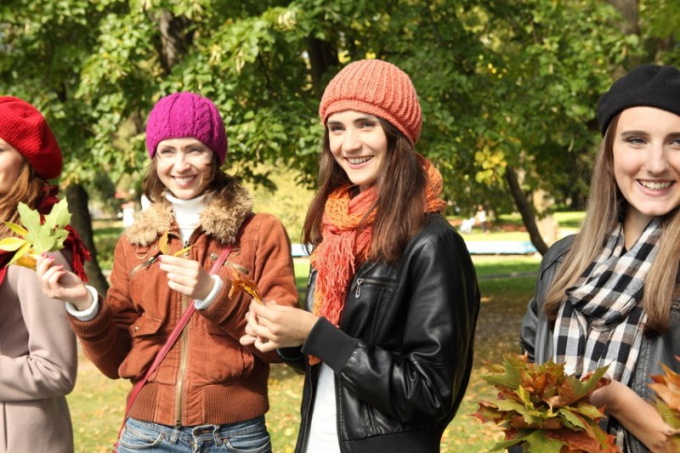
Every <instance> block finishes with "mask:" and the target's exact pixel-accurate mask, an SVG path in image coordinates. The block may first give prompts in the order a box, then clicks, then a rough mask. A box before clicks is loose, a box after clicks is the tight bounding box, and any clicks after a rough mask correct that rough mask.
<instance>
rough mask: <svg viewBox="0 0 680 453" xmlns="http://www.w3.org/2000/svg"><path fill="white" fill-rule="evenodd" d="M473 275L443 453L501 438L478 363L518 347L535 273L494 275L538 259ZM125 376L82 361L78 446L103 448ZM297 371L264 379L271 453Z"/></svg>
mask: <svg viewBox="0 0 680 453" xmlns="http://www.w3.org/2000/svg"><path fill="white" fill-rule="evenodd" d="M473 261H474V263H475V268H476V270H477V273H478V276H479V285H480V290H481V293H482V307H481V312H480V317H479V321H478V324H477V331H476V335H475V366H474V370H473V374H472V377H471V380H470V385H469V386H468V388H467V392H466V395H465V398H464V400H463V403H462V404H461V407H460V409H459V411H458V415H457V416H456V418H455V419H454V421H453V422H452V423H451V425H450V426H449V427H448V429H447V430H446V432H445V434H444V438H443V443H442V452H444V453H457V452H461V453H467V452H483V451H488V450H489V449H490V448H491V447H492V446H493V444H494V443H495V442H496V441H498V440H500V439H501V437H502V435H501V433H500V432H499V431H498V430H497V429H496V428H495V427H494V426H492V425H488V424H482V423H480V422H479V421H478V420H477V419H476V418H474V417H473V416H472V415H471V414H472V413H474V412H475V411H476V410H477V402H478V401H480V400H482V399H486V400H494V399H495V394H496V392H495V390H494V389H493V387H491V386H489V385H488V384H486V383H485V381H483V380H482V379H481V377H480V376H481V374H482V373H483V369H482V360H489V361H498V360H499V359H500V358H501V355H502V353H503V352H505V351H514V352H517V350H518V347H517V335H518V328H519V322H520V320H521V317H522V315H523V314H524V310H525V307H526V303H527V302H528V300H529V298H530V297H531V295H532V292H533V285H534V277H515V278H508V277H498V275H502V274H508V273H511V272H515V273H520V274H531V273H533V272H536V270H537V268H538V265H539V259H538V258H537V257H533V256H519V257H506V256H499V257H491V256H475V257H473ZM308 268H309V266H308V260H305V259H303V260H296V263H295V272H296V279H297V284H298V288H304V287H305V286H306V281H307V271H308ZM129 388H130V385H129V384H128V383H127V382H126V381H121V380H116V381H112V380H109V379H107V378H106V377H104V376H103V375H102V374H101V373H100V372H99V371H98V370H97V369H96V368H95V367H94V366H93V365H92V364H91V363H90V362H89V361H88V360H87V359H86V358H81V361H80V368H79V374H78V382H77V385H76V388H75V390H74V391H73V393H72V394H71V395H69V398H68V399H69V404H70V407H71V414H72V417H73V421H74V429H75V437H76V439H75V441H76V451H77V452H82V453H85V452H87V453H99V452H102V453H104V452H109V451H110V450H111V445H112V444H113V442H114V441H115V437H116V433H117V431H118V428H119V426H120V423H121V421H122V417H123V406H124V401H125V394H126V393H127V391H128V390H129ZM301 389H302V376H300V375H298V374H297V373H295V372H294V371H292V370H291V369H290V368H288V367H286V366H285V365H281V364H276V365H273V366H272V373H271V376H270V380H269V397H270V401H271V409H270V411H269V413H268V414H267V425H268V427H269V430H270V433H271V435H272V443H273V446H274V452H276V453H292V452H293V449H294V446H295V440H296V438H297V430H298V422H299V406H300V397H301Z"/></svg>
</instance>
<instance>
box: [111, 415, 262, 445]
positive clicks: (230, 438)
mask: <svg viewBox="0 0 680 453" xmlns="http://www.w3.org/2000/svg"><path fill="white" fill-rule="evenodd" d="M271 451H272V445H271V441H270V439H269V433H268V432H267V426H266V425H265V422H264V416H261V417H256V418H253V419H251V420H246V421H245V422H240V423H232V424H228V425H200V426H187V427H180V428H175V427H172V426H167V425H158V424H156V423H150V422H145V421H141V420H136V419H134V418H129V419H128V420H127V422H126V423H125V429H124V430H123V434H122V435H121V437H120V440H119V442H118V453H133V452H143V453H180V452H182V453H184V452H192V453H217V452H221V453H224V452H231V453H271Z"/></svg>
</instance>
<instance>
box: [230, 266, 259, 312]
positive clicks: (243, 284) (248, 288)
mask: <svg viewBox="0 0 680 453" xmlns="http://www.w3.org/2000/svg"><path fill="white" fill-rule="evenodd" d="M231 275H232V278H233V282H232V285H233V288H234V289H235V290H237V291H245V292H246V293H248V294H250V296H251V297H252V298H253V300H255V301H256V302H259V303H261V304H264V302H263V301H262V296H261V295H260V291H259V290H258V289H257V283H255V282H254V281H253V280H250V279H249V278H248V277H246V276H244V275H243V274H241V272H239V271H237V270H236V269H234V268H233V267H232V268H231Z"/></svg>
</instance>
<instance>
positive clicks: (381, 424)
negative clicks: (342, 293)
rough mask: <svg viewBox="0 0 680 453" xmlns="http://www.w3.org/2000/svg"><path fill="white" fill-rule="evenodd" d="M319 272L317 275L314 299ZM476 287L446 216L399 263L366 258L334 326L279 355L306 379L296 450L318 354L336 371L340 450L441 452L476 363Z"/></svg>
mask: <svg viewBox="0 0 680 453" xmlns="http://www.w3.org/2000/svg"><path fill="white" fill-rule="evenodd" d="M315 279H316V273H315V272H312V274H311V275H310V282H309V283H310V284H309V287H308V292H307V306H308V309H309V306H310V304H311V300H312V294H313V291H314V282H315ZM479 300H480V295H479V288H478V286H477V278H476V275H475V270H474V267H473V265H472V261H471V259H470V255H469V254H468V251H467V248H466V246H465V242H464V241H463V239H462V238H461V237H460V235H459V234H458V233H457V232H456V231H455V230H454V229H453V228H452V227H451V226H450V225H449V223H448V222H447V221H446V220H445V219H444V218H443V217H441V216H439V215H431V216H429V217H428V222H427V224H426V226H425V227H424V229H423V230H422V231H421V232H420V233H419V234H418V235H417V236H416V237H414V238H413V239H412V240H411V241H410V242H409V244H408V245H407V247H406V248H405V250H404V253H403V255H402V257H401V259H400V260H399V262H398V263H396V264H393V265H390V264H385V263H375V262H368V263H365V264H364V265H362V266H361V267H360V268H359V269H358V270H357V273H356V275H355V276H354V278H353V280H352V282H351V285H350V288H349V291H348V293H347V301H346V305H345V309H344V311H343V313H342V317H341V319H340V323H339V324H340V328H336V327H335V326H334V325H332V324H331V323H330V322H329V321H327V320H326V319H325V318H321V319H319V321H318V322H317V323H316V325H315V326H314V328H313V330H312V332H311V333H310V335H309V337H308V339H307V341H306V342H305V344H304V345H303V347H302V348H301V349H300V348H298V349H295V348H293V349H285V350H280V351H279V353H280V354H281V356H282V357H283V359H284V360H285V361H287V362H288V363H289V364H291V365H292V366H294V367H296V368H297V369H298V370H300V371H303V372H308V373H307V376H306V379H305V386H304V393H303V401H302V421H301V425H300V433H299V437H298V443H297V449H296V452H302V451H303V447H304V445H305V443H306V438H307V435H308V431H309V426H310V422H311V411H312V407H313V399H314V392H315V388H316V381H317V377H318V371H319V370H318V368H319V365H317V366H312V367H309V368H308V366H307V364H306V356H303V355H301V354H311V355H314V356H316V357H319V358H320V359H321V360H322V361H323V362H324V363H326V364H327V365H328V366H330V367H331V368H332V369H333V371H334V372H335V382H336V383H335V388H336V391H335V393H336V402H337V414H338V416H337V430H338V436H339V438H340V449H341V451H342V452H352V453H362V452H370V453H379V452H389V453H400V452H404V453H406V452H408V453H430V452H432V453H434V452H439V450H440V446H439V445H440V440H441V436H442V433H443V431H444V429H445V428H446V426H447V425H448V424H449V422H450V421H451V420H452V419H453V417H454V415H455V414H456V411H457V409H458V406H459V405H460V402H461V400H462V398H463V395H464V393H465V389H466V387H467V384H468V380H469V377H470V370H471V368H472V351H473V338H474V332H475V324H476V321H477V314H478V311H479Z"/></svg>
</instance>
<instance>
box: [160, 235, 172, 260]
mask: <svg viewBox="0 0 680 453" xmlns="http://www.w3.org/2000/svg"><path fill="white" fill-rule="evenodd" d="M158 250H160V251H161V253H162V254H163V255H167V254H168V252H169V251H170V250H169V249H168V232H167V231H166V232H165V233H163V235H161V238H160V239H159V240H158Z"/></svg>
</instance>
